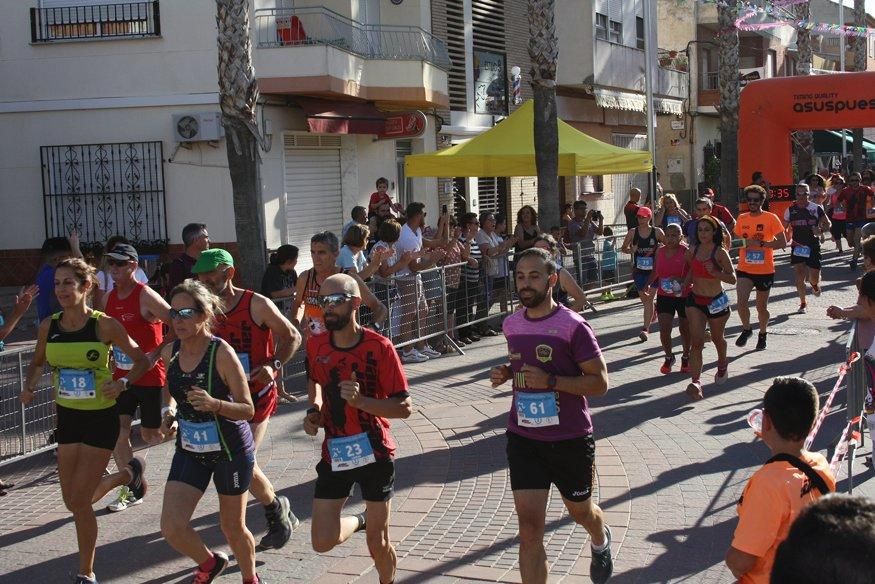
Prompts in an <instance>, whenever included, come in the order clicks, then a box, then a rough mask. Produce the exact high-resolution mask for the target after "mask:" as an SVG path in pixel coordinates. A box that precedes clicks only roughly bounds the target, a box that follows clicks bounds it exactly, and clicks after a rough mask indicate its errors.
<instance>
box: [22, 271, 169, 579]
mask: <svg viewBox="0 0 875 584" xmlns="http://www.w3.org/2000/svg"><path fill="white" fill-rule="evenodd" d="M94 282H95V276H94V269H93V268H92V267H91V266H89V265H88V264H86V263H85V262H84V261H83V260H81V259H78V258H75V259H68V260H64V261H62V262H61V263H59V264H58V267H57V269H56V270H55V295H56V296H57V297H58V302H59V303H60V305H61V308H62V310H61V312H59V313H57V314H53V315H52V316H50V317H48V318H46V319H45V320H43V321H42V322H41V323H40V326H39V333H38V337H37V344H36V347H35V350H34V355H33V360H32V361H31V363H30V368H29V369H28V372H27V379H26V381H25V386H24V388H23V389H22V392H21V401H22V402H23V403H24V404H25V405H27V404H30V403H31V402H32V401H33V400H34V397H35V396H36V386H37V383H38V382H39V380H40V378H41V377H42V375H43V365H44V364H45V363H47V362H48V364H49V365H50V366H51V367H52V385H53V392H54V395H55V398H56V402H57V403H56V405H57V415H58V419H57V439H58V475H59V478H60V483H61V494H62V495H63V497H64V504H65V505H66V506H67V509H69V510H70V511H71V512H72V513H73V519H74V521H75V522H76V534H77V538H78V541H79V574H78V576H77V577H76V580H75V582H76V583H77V584H91V583H94V582H97V578H96V577H95V576H94V549H95V546H96V545H97V518H96V517H95V515H94V509H93V507H92V505H93V504H94V503H95V502H97V501H98V500H100V499H102V498H103V496H104V495H106V494H107V493H108V492H109V491H111V490H112V489H114V488H116V487H119V486H121V485H124V484H127V485H128V487H129V488H130V489H131V490H133V491H135V492H139V494H140V496H142V495H143V494H145V490H146V482H145V479H143V476H142V475H143V466H144V463H143V461H142V459H140V458H136V457H135V458H134V460H132V461H131V462H130V463H129V464H128V466H127V467H125V468H124V469H121V470H120V471H119V472H116V473H114V474H111V475H108V476H106V477H104V476H103V472H104V470H105V469H106V465H107V464H108V463H109V458H110V456H111V455H112V450H113V448H114V447H115V443H116V440H117V439H118V433H119V418H118V413H117V412H116V408H115V399H116V397H118V395H119V394H120V393H121V392H122V391H125V390H126V389H127V386H128V384H129V383H131V382H134V381H136V380H137V379H138V378H139V377H140V376H141V375H143V373H145V372H146V371H147V370H148V369H149V368H150V367H151V366H152V364H151V363H150V362H149V359H147V358H146V356H145V355H144V354H143V352H142V351H141V350H140V349H139V348H138V347H137V344H136V343H135V342H134V341H132V340H131V339H130V337H128V334H127V333H126V332H125V329H124V328H123V327H122V325H121V323H119V322H118V321H116V320H115V319H113V318H111V317H109V316H106V315H105V314H103V313H101V312H97V311H95V310H92V309H91V308H89V307H88V305H87V303H86V299H87V298H88V295H89V294H90V293H91V290H92V288H93V286H94ZM112 345H116V346H118V347H119V348H120V349H121V350H122V351H124V353H125V354H127V355H128V356H129V357H130V358H131V359H132V360H133V362H134V367H133V368H132V369H131V371H130V373H129V374H128V376H127V377H126V378H122V379H119V380H116V381H113V380H112V374H111V372H110V368H109V350H110V347H111V346H112Z"/></svg>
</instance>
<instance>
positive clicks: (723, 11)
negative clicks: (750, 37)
mask: <svg viewBox="0 0 875 584" xmlns="http://www.w3.org/2000/svg"><path fill="white" fill-rule="evenodd" d="M737 17H738V6H737V5H736V3H734V2H732V3H729V4H722V3H721V4H718V5H717V20H718V23H719V27H720V30H721V33H720V37H719V42H718V47H719V51H720V55H719V58H720V63H719V68H718V71H717V75H718V82H719V85H720V196H721V197H722V199H723V202H724V203H725V204H734V203H736V202H737V199H738V95H739V91H740V86H739V79H738V29H737V28H735V20H736V18H737Z"/></svg>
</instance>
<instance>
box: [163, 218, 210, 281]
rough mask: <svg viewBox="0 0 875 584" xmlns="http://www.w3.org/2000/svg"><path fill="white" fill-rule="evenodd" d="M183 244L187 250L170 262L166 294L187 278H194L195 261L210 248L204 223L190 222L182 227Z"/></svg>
mask: <svg viewBox="0 0 875 584" xmlns="http://www.w3.org/2000/svg"><path fill="white" fill-rule="evenodd" d="M182 245H184V246H185V251H183V252H182V253H181V254H179V255H178V256H176V257H175V258H174V259H173V261H172V262H170V270H169V275H168V278H167V290H166V291H165V296H166V295H167V294H170V291H171V290H173V289H174V288H175V287H176V286H177V285H179V284H182V283H183V282H184V281H185V280H188V279H189V278H193V277H194V274H192V273H191V269H192V267H194V263H195V262H196V261H197V258H198V257H199V256H200V255H201V252H202V251H204V250H205V249H210V234H209V232H208V231H207V226H206V224H204V223H189V224H188V225H186V226H185V227H183V228H182Z"/></svg>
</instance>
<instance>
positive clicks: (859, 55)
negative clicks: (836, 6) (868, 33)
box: [839, 0, 867, 171]
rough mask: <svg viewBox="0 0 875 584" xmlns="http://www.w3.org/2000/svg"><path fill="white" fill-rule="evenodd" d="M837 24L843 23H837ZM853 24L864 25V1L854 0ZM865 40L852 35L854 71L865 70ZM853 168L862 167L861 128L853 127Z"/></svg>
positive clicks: (863, 37)
mask: <svg viewBox="0 0 875 584" xmlns="http://www.w3.org/2000/svg"><path fill="white" fill-rule="evenodd" d="M839 24H844V23H843V22H842V23H839ZM854 26H860V27H865V26H866V2H865V0H854ZM866 42H867V37H865V36H863V35H858V36H856V37H854V71H865V70H866ZM853 152H854V170H857V171H858V170H860V169H861V168H863V129H862V128H854V147H853Z"/></svg>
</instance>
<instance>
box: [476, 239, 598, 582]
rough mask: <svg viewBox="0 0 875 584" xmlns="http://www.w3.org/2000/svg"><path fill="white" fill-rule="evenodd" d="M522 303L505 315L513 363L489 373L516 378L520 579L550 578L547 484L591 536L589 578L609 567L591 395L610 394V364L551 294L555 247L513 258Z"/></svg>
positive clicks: (510, 456)
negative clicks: (595, 488)
mask: <svg viewBox="0 0 875 584" xmlns="http://www.w3.org/2000/svg"><path fill="white" fill-rule="evenodd" d="M515 277H516V286H517V291H518V294H519V298H520V302H521V303H522V305H523V306H524V307H525V310H521V311H519V312H516V313H514V314H512V315H511V316H509V317H508V318H507V319H506V320H505V321H504V334H505V336H506V337H507V346H508V352H509V353H510V363H508V364H506V365H501V366H499V367H495V368H493V369H492V371H490V379H491V381H492V384H493V385H494V386H498V385H501V384H502V383H504V382H506V381H507V380H509V379H512V380H513V407H512V408H511V411H510V416H509V420H508V428H507V460H508V466H509V468H510V485H511V489H512V490H513V498H514V506H515V507H516V512H517V517H518V520H519V528H520V572H521V575H522V580H523V582H546V581H547V554H546V551H545V550H544V541H543V540H544V524H545V512H546V507H547V499H548V496H549V492H550V485H551V484H555V485H556V488H557V489H559V492H560V493H561V494H562V500H563V501H564V502H565V507H566V508H567V509H568V514H569V515H570V516H571V518H572V519H574V521H576V522H577V523H579V524H580V525H582V526H583V527H584V528H585V529H586V530H587V531H588V532H589V534H590V538H591V540H592V552H593V553H592V562H591V564H590V578H591V579H592V581H593V582H595V583H601V582H606V581H607V580H608V579H609V578H610V577H611V574H612V573H613V570H614V565H613V560H612V559H611V530H610V528H609V527H608V526H607V524H605V522H604V516H603V515H602V510H601V509H600V508H599V507H598V505H596V504H595V503H593V501H592V485H593V473H594V470H595V441H594V440H593V436H592V420H591V418H590V415H589V408H588V405H587V397H588V396H599V395H604V394H605V393H606V392H607V391H608V371H607V367H606V365H605V360H604V359H603V358H602V352H601V349H600V348H599V345H598V342H597V341H596V338H595V335H594V334H593V332H592V328H590V326H589V324H588V323H587V322H586V320H584V318H583V317H582V316H580V315H579V314H577V313H575V312H573V311H571V310H569V309H568V308H566V307H564V306H560V305H558V304H556V302H555V301H554V300H553V295H552V288H553V287H554V286H556V283H557V279H558V275H557V274H556V265H555V263H553V262H552V261H551V259H550V254H548V253H547V252H546V251H544V250H541V249H536V248H533V249H527V250H525V251H524V252H522V253H521V254H520V255H519V259H518V260H517V265H516V274H515Z"/></svg>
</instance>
